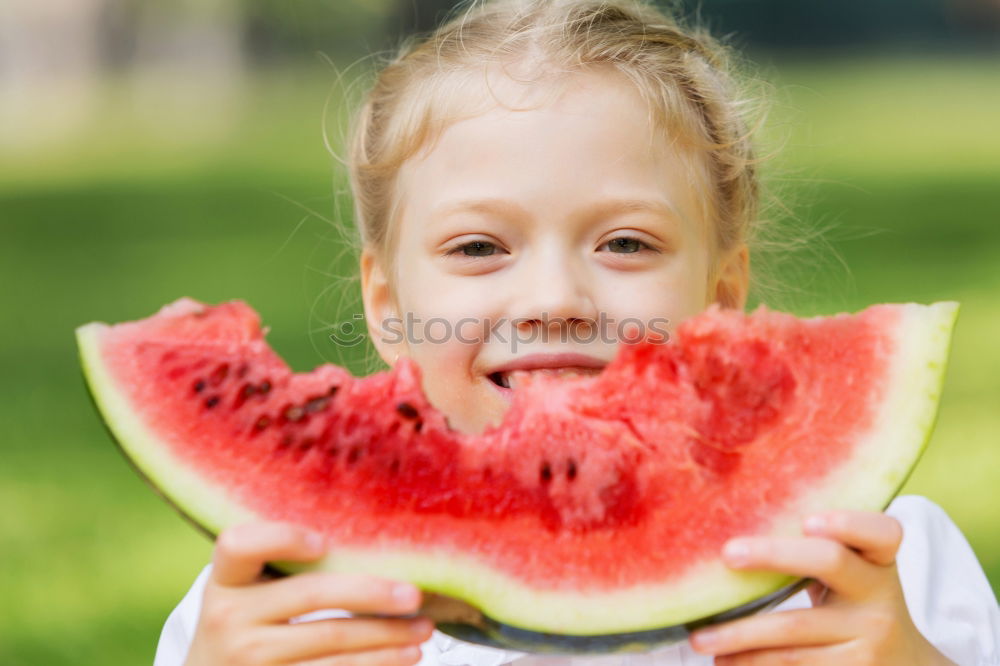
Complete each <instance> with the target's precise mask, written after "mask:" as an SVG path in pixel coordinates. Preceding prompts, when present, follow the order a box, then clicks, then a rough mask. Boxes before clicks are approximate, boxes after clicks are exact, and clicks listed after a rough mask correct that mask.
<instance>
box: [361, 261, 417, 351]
mask: <svg viewBox="0 0 1000 666" xmlns="http://www.w3.org/2000/svg"><path fill="white" fill-rule="evenodd" d="M361 299H362V301H363V303H364V307H365V321H366V322H367V326H368V337H369V339H370V340H371V341H372V344H373V345H374V346H375V350H376V351H377V352H378V354H379V356H381V357H382V360H383V361H385V362H386V364H387V365H390V366H392V365H394V364H395V362H396V361H397V360H398V359H399V357H400V355H405V353H406V339H405V335H404V330H403V322H402V320H401V319H400V317H399V313H398V311H397V308H396V304H395V300H394V299H393V297H392V292H391V290H390V288H389V281H388V280H387V279H386V276H385V271H384V270H383V268H382V266H381V264H380V262H379V261H378V258H377V257H376V256H375V253H374V252H372V251H371V250H370V249H369V248H367V247H366V248H364V249H363V250H362V251H361Z"/></svg>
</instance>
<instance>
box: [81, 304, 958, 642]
mask: <svg viewBox="0 0 1000 666" xmlns="http://www.w3.org/2000/svg"><path fill="white" fill-rule="evenodd" d="M956 312H957V305H956V304H954V303H938V304H934V305H932V306H922V305H915V304H906V305H879V306H873V307H870V308H868V309H866V310H864V311H862V312H860V313H858V314H854V315H846V314H842V315H836V316H832V317H817V318H812V319H800V318H796V317H794V316H792V315H789V314H784V313H780V312H775V311H771V310H768V309H766V308H763V307H761V308H758V310H757V311H755V312H754V313H752V314H750V315H747V314H744V313H742V312H737V311H733V310H722V309H719V308H717V307H715V306H713V307H711V308H709V310H708V311H707V312H705V313H704V314H703V315H700V316H698V317H696V318H693V319H690V320H688V321H687V322H684V323H683V324H681V325H680V326H679V327H678V329H677V330H676V333H675V335H674V337H673V338H672V339H671V340H669V341H668V342H666V343H657V342H654V341H649V340H647V341H641V342H638V343H634V344H626V345H623V346H622V348H621V349H620V352H619V354H618V356H617V357H616V358H615V359H614V361H613V362H612V363H610V364H609V365H608V366H607V367H606V368H605V369H604V370H603V371H602V372H601V373H600V374H599V375H596V376H592V377H576V378H558V377H552V376H545V375H539V376H531V377H526V379H525V381H523V382H521V386H520V387H519V388H518V389H517V391H516V392H515V397H514V402H513V404H512V406H511V408H510V410H509V411H508V413H507V414H506V417H505V419H504V421H503V423H502V424H500V425H499V426H498V427H496V428H492V429H490V430H487V431H486V432H484V433H482V434H479V435H471V434H463V433H459V432H456V431H453V430H450V429H449V428H448V426H447V421H446V419H445V417H444V416H443V415H442V414H441V413H440V412H438V411H436V410H435V409H434V408H433V407H432V406H431V405H430V404H429V403H428V401H427V400H426V399H425V397H424V396H423V394H422V392H421V390H420V372H419V369H418V367H417V366H416V365H415V364H414V363H413V362H412V361H410V360H408V359H405V358H404V359H400V361H399V363H398V364H397V365H396V367H395V368H394V369H392V370H391V371H386V372H382V373H379V374H376V375H373V376H371V377H367V378H364V379H359V378H354V377H352V376H351V375H350V374H349V373H348V372H347V371H345V370H344V369H342V368H339V367H337V366H333V365H323V366H320V367H318V368H316V369H315V370H313V371H312V372H311V373H307V374H306V373H298V374H296V373H292V372H291V370H290V369H289V368H288V366H287V365H286V364H285V363H284V362H283V361H282V360H281V359H280V358H279V357H278V356H277V355H276V354H275V353H274V352H273V351H272V350H271V349H270V347H269V346H268V345H267V343H266V342H265V340H264V334H265V332H266V331H265V330H263V329H262V328H261V326H260V320H259V318H258V316H257V315H256V313H255V312H254V311H253V310H252V309H251V308H250V307H248V306H247V305H245V304H244V303H242V302H238V301H234V302H229V303H223V304H221V305H217V306H206V305H203V304H201V303H198V302H196V301H193V300H190V299H181V300H179V301H177V302H175V303H173V304H170V305H168V306H166V307H164V308H163V309H161V310H160V312H158V313H157V314H156V315H154V316H152V317H150V318H148V319H145V320H141V321H137V322H129V323H124V324H118V325H115V326H107V325H104V324H98V323H94V324H89V325H87V326H83V327H81V328H80V329H79V330H78V339H79V343H80V348H81V356H82V360H83V364H84V369H85V373H86V376H87V380H88V383H89V385H90V388H91V392H92V395H93V396H94V398H95V401H96V402H97V404H98V406H99V409H100V410H101V412H102V415H103V417H104V418H105V420H106V422H107V423H108V425H109V427H110V429H111V431H112V432H113V434H114V435H115V438H116V439H117V440H118V441H119V443H120V444H121V445H122V447H123V449H124V450H125V452H126V453H127V455H128V456H129V457H130V458H131V459H132V460H133V462H134V463H135V464H136V465H137V466H138V467H139V469H140V470H141V471H142V472H143V473H144V474H145V475H146V476H147V477H148V478H149V479H150V480H151V481H152V482H153V483H154V484H155V485H156V486H157V487H158V489H159V490H160V491H161V492H162V493H163V494H165V495H166V496H167V497H168V498H170V499H171V500H172V501H173V502H174V503H175V504H176V505H177V506H178V507H179V508H181V510H182V511H183V512H185V513H186V514H187V515H188V516H190V517H191V518H192V519H193V520H195V521H196V522H197V523H198V524H200V525H201V526H203V527H204V528H205V529H206V530H207V531H209V532H211V533H213V534H215V533H218V532H219V531H221V530H222V529H224V528H225V527H226V526H228V525H230V524H233V523H235V522H239V521H243V520H251V519H268V520H286V521H291V522H295V523H299V524H302V525H306V526H308V527H311V528H313V529H316V530H318V531H322V532H324V533H326V534H327V535H328V536H329V539H330V542H331V543H332V544H334V546H333V548H332V551H331V554H330V555H329V556H328V557H327V558H326V559H325V560H324V561H323V563H321V565H320V567H321V568H326V569H334V570H345V571H363V572H367V573H375V574H378V575H383V576H387V577H393V578H399V579H406V580H411V581H413V582H415V583H417V584H419V585H421V586H422V587H424V588H425V589H427V590H429V591H434V592H439V593H442V594H447V595H449V596H452V597H455V598H457V599H461V600H463V601H466V602H468V603H470V604H472V605H473V606H475V607H476V608H478V609H480V610H481V611H482V612H483V613H484V614H485V615H487V616H488V617H490V618H493V619H495V620H498V621H500V622H504V623H508V624H510V625H513V626H516V627H521V628H524V629H528V630H532V631H540V632H556V633H564V634H577V635H596V634H609V633H615V632H618V633H621V632H635V631H644V630H649V629H653V628H656V627H664V626H668V625H673V624H683V623H686V622H690V621H692V620H695V619H697V618H702V617H706V616H710V615H712V614H715V613H719V612H723V611H725V610H727V609H730V608H733V607H735V606H738V605H740V604H742V603H746V602H749V601H750V600H752V599H754V598H756V597H760V596H761V595H765V594H768V593H770V592H773V591H774V590H776V589H778V588H780V587H781V586H782V585H784V584H787V583H788V582H789V580H790V579H789V578H788V577H785V576H781V575H778V574H745V573H736V572H732V571H729V570H727V569H726V568H725V567H724V566H723V565H722V564H721V562H720V560H719V558H718V555H719V551H720V548H721V546H722V544H723V543H724V542H725V541H726V540H727V539H729V538H731V537H733V536H736V535H744V534H797V533H799V532H798V529H799V520H800V518H801V516H802V515H804V514H805V513H808V512H811V511H815V510H821V509H830V508H856V509H865V510H880V509H882V508H884V506H885V505H886V504H887V503H888V501H889V500H890V499H891V498H892V496H893V495H894V494H895V493H896V492H897V491H898V489H899V487H900V485H901V484H902V482H903V480H904V479H905V477H906V475H907V474H908V473H909V470H910V469H911V468H912V466H913V464H914V463H915V461H916V459H917V457H918V456H919V453H920V452H921V450H922V449H923V447H924V445H925V443H926V441H927V438H928V437H929V434H930V431H931V428H932V425H933V421H934V416H935V412H936V404H937V398H938V395H939V392H940V387H941V381H942V377H943V371H944V363H945V359H946V355H947V348H948V343H949V336H950V331H951V327H952V325H953V322H954V318H955V316H956Z"/></svg>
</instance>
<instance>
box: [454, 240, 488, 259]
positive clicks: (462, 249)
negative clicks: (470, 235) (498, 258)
mask: <svg viewBox="0 0 1000 666" xmlns="http://www.w3.org/2000/svg"><path fill="white" fill-rule="evenodd" d="M458 253H462V254H464V255H465V256H467V257H488V256H490V255H493V254H496V253H497V246H496V245H495V244H493V243H491V242H489V241H479V240H477V241H470V242H468V243H462V244H461V245H457V246H455V247H453V248H452V249H450V250H448V254H449V255H453V254H458Z"/></svg>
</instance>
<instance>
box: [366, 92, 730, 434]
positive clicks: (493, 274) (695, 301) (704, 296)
mask: <svg viewBox="0 0 1000 666" xmlns="http://www.w3.org/2000/svg"><path fill="white" fill-rule="evenodd" d="M505 81H506V83H503V85H499V86H498V85H497V84H494V86H493V87H494V92H495V93H497V94H498V95H501V98H502V99H505V101H507V102H508V104H510V103H511V102H513V104H512V105H514V106H523V105H524V103H525V102H530V101H531V100H532V90H531V89H528V90H525V89H524V88H523V87H519V84H515V83H513V82H511V81H510V80H509V79H507V80H505ZM505 90H508V91H513V92H514V95H515V97H514V99H513V100H511V98H509V97H504V96H503V92H504V91H505ZM483 94H487V93H486V92H485V91H484V92H483ZM646 108H647V107H646V105H645V103H644V102H643V101H642V99H641V97H639V95H638V93H637V92H635V91H634V90H633V89H631V88H630V87H629V85H628V82H627V81H626V80H625V79H622V78H619V77H618V76H617V75H613V74H605V73H600V74H598V73H587V74H580V75H576V76H575V77H574V79H573V80H572V83H571V85H569V86H568V87H567V89H566V92H565V94H564V95H562V96H561V97H560V98H559V99H557V100H554V101H551V102H549V103H546V104H545V105H544V106H541V107H540V108H537V109H533V110H530V111H509V110H507V109H504V108H503V107H500V106H497V107H496V108H494V109H492V110H490V111H488V112H487V113H485V114H484V115H480V116H477V117H475V118H472V119H468V120H463V121H460V122H457V123H455V124H453V125H452V126H450V127H449V128H448V129H446V130H445V131H444V132H443V134H442V135H441V137H440V139H439V141H438V142H437V143H436V145H434V146H433V147H431V149H430V150H429V152H428V151H427V150H425V151H424V152H423V153H422V154H419V155H417V156H415V157H414V158H412V159H410V160H409V161H408V162H407V163H406V164H404V165H403V167H402V169H401V172H400V177H399V196H400V201H401V204H400V211H399V215H398V217H397V218H396V220H395V222H394V223H395V224H398V227H397V228H395V229H394V233H396V234H397V241H396V251H395V254H394V257H393V259H392V264H391V266H389V267H383V266H379V265H378V262H377V260H376V259H375V257H374V255H373V254H372V253H371V252H368V251H366V252H365V253H364V255H363V257H362V289H363V292H364V299H365V309H366V313H367V317H368V321H369V330H370V332H371V334H372V337H373V342H374V343H375V345H376V348H377V349H378V350H379V352H380V354H381V355H382V357H383V358H384V359H385V360H386V361H387V362H390V363H392V362H393V361H394V360H395V359H396V358H397V355H399V356H410V357H412V358H413V359H414V360H415V361H416V362H417V364H418V365H419V366H420V368H421V370H422V373H423V387H424V391H425V392H426V394H427V397H428V398H429V399H430V401H431V402H432V403H433V404H434V405H435V406H436V407H438V408H439V409H441V410H442V411H444V413H445V414H447V415H448V418H449V421H450V424H451V425H452V426H453V427H455V428H458V429H461V430H465V431H468V432H479V431H481V430H482V429H483V428H484V427H485V426H487V425H490V424H495V423H498V422H499V421H500V420H501V417H502V415H503V413H504V411H505V410H506V407H507V406H508V404H509V401H510V399H511V394H512V391H513V390H516V388H517V383H518V378H519V375H518V374H514V375H511V371H512V370H514V369H520V370H525V371H529V372H530V371H533V372H549V373H568V372H574V371H575V372H579V373H593V372H598V371H599V369H600V367H601V366H603V365H604V364H606V363H607V362H608V361H609V360H610V359H611V358H612V357H613V356H614V354H615V350H616V347H617V345H618V344H619V342H620V341H621V340H623V339H625V338H627V337H628V336H630V335H632V334H635V333H637V332H638V333H639V334H642V333H643V332H654V333H655V332H657V331H659V332H667V333H668V334H669V332H670V331H672V330H673V329H674V328H675V327H676V325H677V324H678V323H679V322H681V321H683V320H684V319H686V318H688V317H690V316H692V315H694V314H697V313H698V312H700V311H701V310H703V309H704V308H705V307H706V306H707V305H708V304H709V303H711V302H712V301H715V300H720V298H722V295H725V298H724V299H723V300H726V301H729V302H726V303H724V304H725V305H729V306H733V307H740V308H742V307H743V303H744V300H745V294H746V284H747V253H746V249H745V248H743V247H741V248H738V249H737V250H736V251H734V252H730V253H728V254H727V255H726V256H724V257H716V256H715V252H714V249H713V243H712V238H713V233H714V232H713V230H712V229H711V228H710V225H709V223H708V222H707V217H706V215H707V210H706V205H705V201H706V197H705V193H706V191H707V190H706V184H705V183H706V175H705V173H704V170H703V167H702V166H701V163H700V162H698V161H696V160H695V159H694V158H692V156H690V155H687V154H685V153H684V152H681V151H679V150H676V149H675V148H674V147H672V146H670V145H668V142H666V141H662V140H653V139H652V138H651V137H653V128H652V127H651V125H650V122H649V120H648V119H647V110H646ZM386 268H388V269H389V270H391V271H392V279H391V280H387V279H386V277H387V275H386V272H385V270H384V269H386ZM510 386H512V388H508V387H510Z"/></svg>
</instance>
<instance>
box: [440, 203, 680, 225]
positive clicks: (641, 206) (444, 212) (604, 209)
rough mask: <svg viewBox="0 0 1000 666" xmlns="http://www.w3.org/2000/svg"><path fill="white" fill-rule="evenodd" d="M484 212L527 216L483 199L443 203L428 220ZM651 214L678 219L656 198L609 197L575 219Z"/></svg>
mask: <svg viewBox="0 0 1000 666" xmlns="http://www.w3.org/2000/svg"><path fill="white" fill-rule="evenodd" d="M467 212H471V213H485V214H494V215H500V216H504V217H521V218H526V217H530V216H531V214H530V213H529V212H528V211H527V210H525V209H524V208H523V207H522V206H521V205H519V204H518V203H516V202H514V201H510V200H507V199H500V198H496V197H487V198H483V199H460V200H457V201H449V202H445V203H443V204H441V205H439V206H437V207H435V208H434V209H433V210H432V211H431V217H432V218H444V217H447V216H449V215H454V214H456V213H467ZM642 212H648V213H654V214H656V215H659V216H660V217H663V218H666V219H668V220H669V221H671V222H678V221H680V219H681V216H680V215H679V214H678V212H677V209H676V208H675V207H674V206H673V204H671V203H670V202H668V201H662V200H659V199H630V198H612V199H605V200H603V201H598V202H597V203H595V204H591V205H590V206H587V207H586V208H583V209H581V210H577V211H575V213H574V216H575V217H585V218H594V217H600V216H604V215H611V214H622V213H642Z"/></svg>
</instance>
